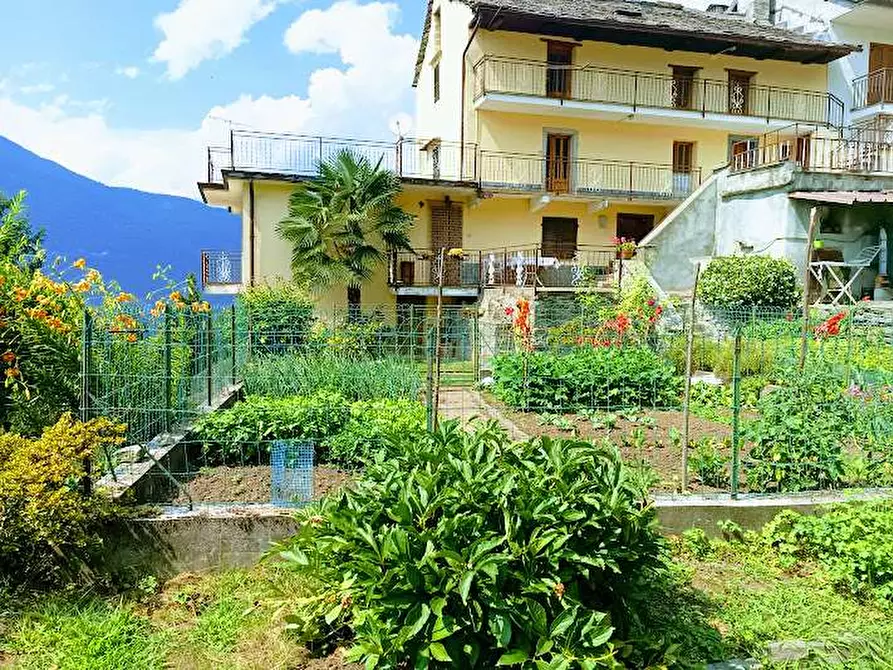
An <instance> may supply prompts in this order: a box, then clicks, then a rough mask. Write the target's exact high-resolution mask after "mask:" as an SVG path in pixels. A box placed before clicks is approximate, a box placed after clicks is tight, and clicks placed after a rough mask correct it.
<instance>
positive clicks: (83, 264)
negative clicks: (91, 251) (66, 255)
mask: <svg viewBox="0 0 893 670" xmlns="http://www.w3.org/2000/svg"><path fill="white" fill-rule="evenodd" d="M72 265H73V266H74V267H76V268H77V269H78V270H83V269H84V268H85V267H87V261H86V260H84V259H83V258H78V259H77V260H76V261H75V262H74V263H72Z"/></svg>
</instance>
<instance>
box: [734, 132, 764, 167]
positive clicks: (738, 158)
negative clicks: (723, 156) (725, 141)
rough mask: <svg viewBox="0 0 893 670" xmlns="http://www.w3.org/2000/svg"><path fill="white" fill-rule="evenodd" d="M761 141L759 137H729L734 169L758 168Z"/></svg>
mask: <svg viewBox="0 0 893 670" xmlns="http://www.w3.org/2000/svg"><path fill="white" fill-rule="evenodd" d="M759 146H760V140H759V138H757V137H739V136H732V135H730V136H729V162H730V163H731V164H732V169H734V170H742V169H744V168H749V167H756V161H757V153H758V151H757V150H758V149H759Z"/></svg>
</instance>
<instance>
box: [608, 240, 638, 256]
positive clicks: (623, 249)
mask: <svg viewBox="0 0 893 670" xmlns="http://www.w3.org/2000/svg"><path fill="white" fill-rule="evenodd" d="M613 243H614V249H615V250H616V251H617V258H622V259H624V260H629V259H630V258H632V257H633V256H634V255H635V254H636V241H635V240H629V239H627V238H625V237H615V238H614V239H613Z"/></svg>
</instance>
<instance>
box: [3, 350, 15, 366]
mask: <svg viewBox="0 0 893 670" xmlns="http://www.w3.org/2000/svg"><path fill="white" fill-rule="evenodd" d="M0 358H2V360H3V362H4V363H6V364H7V365H12V364H13V363H15V360H16V355H15V354H14V353H13V352H11V351H7V352H6V353H5V354H3V356H0Z"/></svg>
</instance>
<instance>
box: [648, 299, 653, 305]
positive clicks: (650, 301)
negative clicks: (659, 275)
mask: <svg viewBox="0 0 893 670" xmlns="http://www.w3.org/2000/svg"><path fill="white" fill-rule="evenodd" d="M648 306H649V307H654V298H648Z"/></svg>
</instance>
